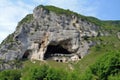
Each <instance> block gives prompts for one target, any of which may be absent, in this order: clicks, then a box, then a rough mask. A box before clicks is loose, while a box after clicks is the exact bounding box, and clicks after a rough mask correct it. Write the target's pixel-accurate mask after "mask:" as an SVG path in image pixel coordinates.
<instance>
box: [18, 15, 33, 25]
mask: <svg viewBox="0 0 120 80" xmlns="http://www.w3.org/2000/svg"><path fill="white" fill-rule="evenodd" d="M32 20H33V14H28V15H26V16H25V18H23V19H22V20H21V21H20V22H19V24H18V25H19V26H20V25H21V24H24V23H29V22H30V21H32Z"/></svg>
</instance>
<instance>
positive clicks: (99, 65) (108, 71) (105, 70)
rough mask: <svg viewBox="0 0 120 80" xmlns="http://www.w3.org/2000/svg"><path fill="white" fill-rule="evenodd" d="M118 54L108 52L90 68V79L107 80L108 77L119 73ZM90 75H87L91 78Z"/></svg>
mask: <svg viewBox="0 0 120 80" xmlns="http://www.w3.org/2000/svg"><path fill="white" fill-rule="evenodd" d="M119 67H120V52H109V53H106V54H105V55H104V56H103V57H101V58H100V59H98V60H97V61H96V63H95V64H93V65H92V66H90V72H91V75H93V76H92V77H93V78H94V79H96V80H108V77H109V76H110V75H118V73H119V72H120V68H119ZM91 75H89V76H90V77H91Z"/></svg>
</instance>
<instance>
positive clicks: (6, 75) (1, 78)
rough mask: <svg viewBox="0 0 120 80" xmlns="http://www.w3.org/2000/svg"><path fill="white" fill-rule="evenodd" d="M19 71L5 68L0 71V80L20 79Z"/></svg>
mask: <svg viewBox="0 0 120 80" xmlns="http://www.w3.org/2000/svg"><path fill="white" fill-rule="evenodd" d="M20 77H21V72H20V71H19V70H5V71H2V72H0V80H20Z"/></svg>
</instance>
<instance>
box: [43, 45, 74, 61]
mask: <svg viewBox="0 0 120 80" xmlns="http://www.w3.org/2000/svg"><path fill="white" fill-rule="evenodd" d="M71 54H72V53H71V52H69V51H68V50H67V49H65V48H63V47H62V46H61V45H48V46H47V50H46V52H45V54H44V60H47V59H52V57H58V58H59V57H65V56H69V55H71Z"/></svg>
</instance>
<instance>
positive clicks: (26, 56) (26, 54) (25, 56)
mask: <svg viewBox="0 0 120 80" xmlns="http://www.w3.org/2000/svg"><path fill="white" fill-rule="evenodd" d="M29 56H30V50H26V51H25V53H24V54H23V57H22V59H23V60H26V59H28V58H29Z"/></svg>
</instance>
